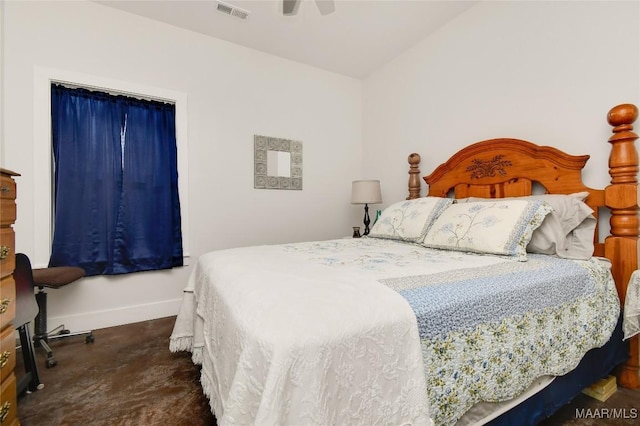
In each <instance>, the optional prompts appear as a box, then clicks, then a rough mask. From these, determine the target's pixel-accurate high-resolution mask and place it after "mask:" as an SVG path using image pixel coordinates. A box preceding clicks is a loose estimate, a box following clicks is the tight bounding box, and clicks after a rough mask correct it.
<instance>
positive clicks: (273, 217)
mask: <svg viewBox="0 0 640 426" xmlns="http://www.w3.org/2000/svg"><path fill="white" fill-rule="evenodd" d="M2 18H3V23H4V25H3V30H2V31H3V33H2V36H3V40H2V46H3V55H4V56H3V60H4V63H3V67H2V72H3V75H2V77H3V79H4V84H3V86H2V102H3V107H4V117H3V118H4V128H3V129H2V132H1V133H0V134H1V135H2V137H3V146H2V147H1V149H0V154H1V155H2V159H0V164H1V165H2V166H4V167H7V168H10V169H14V170H16V171H19V172H20V173H22V174H23V176H22V177H20V178H19V179H18V182H19V189H18V197H19V199H18V205H19V219H18V223H17V224H16V230H17V245H18V250H20V251H23V252H26V253H31V252H33V251H35V249H36V247H35V242H34V241H35V240H36V239H37V238H36V236H35V235H34V231H33V228H34V227H33V224H34V222H35V221H36V217H37V216H38V215H41V214H43V212H44V211H46V207H47V206H46V205H42V204H41V200H39V199H36V197H35V196H34V194H35V193H37V191H38V190H39V189H38V183H37V182H35V181H34V174H36V173H35V170H34V167H35V166H34V158H37V155H38V153H36V152H34V146H37V145H38V144H37V141H35V140H34V129H36V128H37V127H38V124H37V123H35V122H34V110H37V105H35V104H34V100H33V97H34V89H33V86H34V73H35V72H36V71H35V70H36V69H40V68H42V67H45V68H52V69H58V70H68V71H71V72H77V73H83V74H87V75H93V76H98V77H102V78H107V79H114V80H117V81H125V82H131V83H133V84H139V85H147V86H153V87H159V88H164V89H166V90H171V91H177V92H181V93H185V94H186V96H187V100H188V117H189V118H188V126H189V127H188V131H189V159H188V160H189V174H188V178H189V190H188V194H183V196H186V195H188V197H189V212H190V214H189V218H188V219H189V240H190V247H189V251H190V254H191V266H189V267H186V268H181V269H176V270H173V271H161V272H149V273H139V274H132V275H127V276H120V277H112V278H105V277H93V278H86V279H83V280H82V281H80V282H78V283H76V284H75V285H73V286H69V287H68V288H66V289H63V290H59V291H56V292H50V313H49V316H50V317H53V319H52V322H55V319H56V318H57V319H61V320H65V322H66V324H67V325H68V326H70V327H71V328H72V329H79V328H83V327H94V328H97V327H106V326H110V325H115V324H124V323H127V322H131V321H137V320H143V319H150V318H155V317H160V316H165V315H173V314H175V313H176V311H177V307H178V303H179V300H180V293H181V289H182V287H183V286H184V284H185V282H186V279H187V277H188V274H189V271H190V270H191V268H192V265H193V263H194V262H195V259H197V257H198V256H199V255H200V254H202V253H204V252H207V251H210V250H214V249H220V248H226V247H235V246H243V245H250V244H265V243H278V242H285V241H302V240H310V239H325V238H333V237H340V236H343V235H348V234H349V229H350V227H351V226H352V225H353V224H356V223H359V221H361V214H362V210H361V208H357V207H354V206H351V205H350V204H349V191H350V181H351V180H353V179H360V178H376V179H378V178H379V179H381V181H382V186H383V197H384V200H385V205H388V204H390V203H391V202H393V201H396V200H399V199H402V198H404V197H405V196H406V182H407V177H408V175H407V174H406V172H407V168H408V167H407V163H406V157H407V155H408V154H409V153H411V152H419V153H420V154H421V155H422V158H423V161H422V167H421V168H422V171H423V174H426V173H427V172H429V171H430V170H432V169H433V168H434V167H435V166H437V164H439V163H440V162H442V161H444V160H445V159H446V158H448V157H449V156H450V155H451V154H452V153H453V152H455V151H457V150H458V149H460V148H461V147H463V146H465V145H467V144H469V143H472V142H475V141H478V140H483V139H488V138H493V137H502V136H504V137H516V138H521V139H527V140H530V141H532V142H536V143H540V144H549V145H555V146H558V147H560V148H561V149H564V150H566V151H567V152H569V153H572V154H590V155H591V156H592V159H591V160H590V164H591V167H588V170H587V172H586V181H587V183H588V184H589V185H591V186H595V187H602V186H604V185H606V184H607V182H608V175H607V168H606V164H607V158H608V155H609V144H608V143H606V140H607V139H608V137H609V134H610V128H609V126H608V124H607V123H606V113H607V111H608V110H609V108H611V107H612V106H614V105H616V104H618V103H623V102H633V103H636V104H640V83H639V79H640V29H639V28H640V25H639V23H640V7H639V3H638V2H619V3H617V2H602V3H601V2H591V1H585V2H481V3H479V4H478V5H477V6H475V7H473V8H471V9H470V10H469V11H467V12H466V13H464V14H462V15H460V16H459V17H457V18H456V19H455V20H453V21H452V22H450V23H449V24H448V25H446V26H445V27H443V28H441V29H440V30H439V31H438V32H437V33H436V34H434V35H432V36H430V37H428V38H427V39H425V40H423V41H422V42H421V43H419V44H418V45H417V46H415V47H414V48H412V49H411V50H409V51H407V52H405V53H403V54H401V55H400V56H399V57H398V58H397V59H396V60H394V61H393V62H391V63H389V64H388V65H387V66H385V67H384V68H382V69H380V70H379V71H378V72H376V73H374V74H373V75H372V76H370V77H369V78H367V79H366V80H365V81H364V82H360V81H357V80H354V79H350V78H345V77H341V76H338V75H335V74H330V73H327V72H323V71H320V70H317V69H313V68H310V67H307V66H304V65H300V64H296V63H293V62H290V61H286V60H283V59H279V58H276V57H273V56H269V55H266V54H263V53H260V52H256V51H252V50H249V49H245V48H241V47H238V46H236V45H233V44H230V43H226V42H223V41H218V40H214V39H211V38H207V37H205V36H202V35H198V34H195V33H190V32H187V31H183V30H180V29H177V28H174V27H171V26H168V25H165V24H161V23H157V22H153V21H149V20H145V19H143V18H140V17H137V16H133V15H128V14H125V13H122V12H119V11H116V10H114V9H111V8H107V7H103V6H101V5H98V4H93V3H84V2H42V3H40V2H38V3H34V2H20V3H17V2H4V11H3V13H2ZM256 133H257V134H265V135H272V136H279V137H286V138H292V139H299V140H302V141H303V143H304V190H303V191H301V192H298V191H269V190H254V189H253V173H252V168H253V161H252V149H253V142H252V140H253V139H252V138H253V134H256ZM378 207H379V206H376V208H378ZM45 249H46V248H45ZM40 261H41V260H40Z"/></svg>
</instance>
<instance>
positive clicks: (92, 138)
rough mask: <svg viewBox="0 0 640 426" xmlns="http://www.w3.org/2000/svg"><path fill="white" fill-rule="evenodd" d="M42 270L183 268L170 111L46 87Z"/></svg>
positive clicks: (170, 108)
mask: <svg viewBox="0 0 640 426" xmlns="http://www.w3.org/2000/svg"><path fill="white" fill-rule="evenodd" d="M51 122H52V142H53V156H54V192H55V193H54V219H53V220H54V232H53V243H52V249H51V257H50V260H49V266H61V265H73V266H80V267H82V268H84V269H85V271H86V273H87V275H99V274H123V273H129V272H136V271H145V270H154V269H166V268H172V267H175V266H181V265H182V259H183V253H182V234H181V218H180V201H179V195H178V171H177V148H176V136H175V107H174V105H172V104H169V103H163V102H158V101H150V100H142V99H137V98H132V97H127V96H121V95H111V94H108V93H105V92H100V91H91V90H87V89H83V88H69V87H65V86H63V85H59V84H52V85H51Z"/></svg>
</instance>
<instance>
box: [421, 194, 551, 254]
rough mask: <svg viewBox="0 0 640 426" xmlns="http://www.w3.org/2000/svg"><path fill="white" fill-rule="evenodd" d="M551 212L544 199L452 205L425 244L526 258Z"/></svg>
mask: <svg viewBox="0 0 640 426" xmlns="http://www.w3.org/2000/svg"><path fill="white" fill-rule="evenodd" d="M551 211H552V208H551V207H550V206H549V205H548V204H546V203H544V202H543V201H541V200H529V201H525V200H514V199H509V200H507V199H501V200H495V201H493V202H487V201H481V202H469V203H456V204H451V205H450V206H449V207H447V208H446V209H445V210H444V211H443V212H442V214H440V216H439V217H438V218H437V219H436V220H435V222H434V223H433V226H431V228H430V229H429V231H428V232H427V234H426V236H425V238H424V241H423V245H425V246H426V247H431V248H438V249H444V250H458V251H467V252H473V253H487V254H498V255H505V256H514V257H516V258H517V260H520V261H526V260H527V244H528V243H529V240H531V235H532V234H533V231H534V230H535V229H536V228H537V227H539V226H540V224H542V221H543V220H544V218H545V216H546V215H548V214H549V213H550V212H551Z"/></svg>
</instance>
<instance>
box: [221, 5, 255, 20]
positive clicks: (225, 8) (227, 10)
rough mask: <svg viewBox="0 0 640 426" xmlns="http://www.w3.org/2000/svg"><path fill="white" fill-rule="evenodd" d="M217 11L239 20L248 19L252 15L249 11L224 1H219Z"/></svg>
mask: <svg viewBox="0 0 640 426" xmlns="http://www.w3.org/2000/svg"><path fill="white" fill-rule="evenodd" d="M217 10H218V12H221V13H224V14H225V15H229V16H233V17H235V18H238V19H247V18H248V17H249V13H250V12H249V11H248V10H244V9H241V8H239V7H237V6H233V5H230V4H229V3H225V2H222V1H218V6H217Z"/></svg>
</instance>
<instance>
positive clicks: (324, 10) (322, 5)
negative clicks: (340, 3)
mask: <svg viewBox="0 0 640 426" xmlns="http://www.w3.org/2000/svg"><path fill="white" fill-rule="evenodd" d="M316 6H318V10H319V11H320V15H322V16H325V15H329V14H331V13H333V12H335V11H336V3H335V1H334V0H316Z"/></svg>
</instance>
